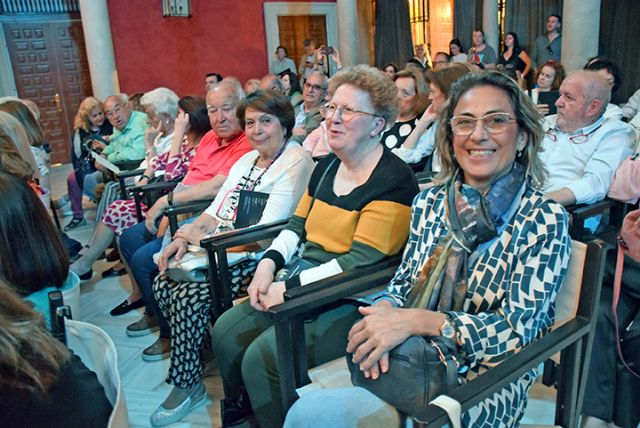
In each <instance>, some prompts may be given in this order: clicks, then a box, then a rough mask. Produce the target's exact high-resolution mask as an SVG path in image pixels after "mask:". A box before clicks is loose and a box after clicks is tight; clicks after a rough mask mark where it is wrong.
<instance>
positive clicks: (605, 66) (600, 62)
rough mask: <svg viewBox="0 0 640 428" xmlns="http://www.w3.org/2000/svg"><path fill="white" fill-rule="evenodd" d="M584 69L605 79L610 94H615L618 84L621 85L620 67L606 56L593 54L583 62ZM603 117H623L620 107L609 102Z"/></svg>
mask: <svg viewBox="0 0 640 428" xmlns="http://www.w3.org/2000/svg"><path fill="white" fill-rule="evenodd" d="M584 69H585V70H591V71H595V72H597V73H598V74H600V75H601V76H602V77H604V78H605V79H607V83H609V86H610V87H611V95H613V94H615V93H616V91H617V90H618V88H619V87H620V85H622V77H621V72H620V69H619V68H618V66H617V65H616V64H615V63H614V62H613V61H611V60H610V59H609V58H607V57H604V56H595V57H593V58H590V59H589V60H588V61H587V63H586V64H585V66H584ZM604 117H605V118H613V119H620V120H621V119H622V117H623V112H622V109H621V108H620V107H618V106H617V105H615V104H611V102H609V104H607V110H606V111H605V112H604Z"/></svg>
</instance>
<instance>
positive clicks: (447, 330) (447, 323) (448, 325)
mask: <svg viewBox="0 0 640 428" xmlns="http://www.w3.org/2000/svg"><path fill="white" fill-rule="evenodd" d="M440 336H442V337H445V338H447V339H450V340H453V341H454V342H457V336H458V335H457V331H456V325H455V324H454V323H453V320H452V319H451V317H450V316H449V315H446V314H445V319H444V322H443V323H442V325H441V326H440Z"/></svg>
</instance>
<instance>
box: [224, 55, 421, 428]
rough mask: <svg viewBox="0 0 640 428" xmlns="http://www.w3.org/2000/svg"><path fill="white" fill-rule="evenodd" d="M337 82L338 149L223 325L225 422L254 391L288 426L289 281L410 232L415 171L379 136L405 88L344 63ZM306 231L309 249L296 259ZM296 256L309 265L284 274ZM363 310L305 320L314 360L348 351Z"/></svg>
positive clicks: (371, 253) (392, 245)
mask: <svg viewBox="0 0 640 428" xmlns="http://www.w3.org/2000/svg"><path fill="white" fill-rule="evenodd" d="M330 85H331V88H330V92H331V93H333V94H334V96H333V99H332V100H331V102H330V103H328V104H327V105H326V106H325V108H324V110H325V113H324V114H325V117H326V121H327V127H328V129H329V144H330V145H331V148H332V149H333V151H334V152H335V155H331V156H329V157H328V158H326V159H323V160H321V161H320V162H319V163H318V165H317V167H316V168H315V169H314V171H313V174H312V176H311V180H310V182H309V187H308V189H307V192H306V193H305V195H304V196H303V197H302V200H301V201H300V203H299V204H298V207H297V209H296V212H295V214H294V215H293V217H292V219H291V220H290V222H289V224H288V225H287V227H286V228H285V230H284V231H283V232H281V233H280V235H279V236H278V237H277V238H276V239H275V240H274V241H273V243H272V245H271V246H270V247H269V249H268V250H267V252H266V253H265V255H264V257H263V258H262V260H261V261H260V263H259V264H258V267H257V269H256V273H255V276H254V278H253V281H252V282H251V285H250V286H249V289H248V292H249V297H250V300H247V301H245V302H242V303H240V304H238V305H236V306H234V307H233V308H232V309H230V310H228V311H227V312H225V313H224V314H223V315H222V316H221V317H220V318H219V319H218V321H217V322H216V324H215V325H214V329H213V348H214V351H215V355H216V358H217V361H218V365H219V367H220V373H221V375H222V379H223V386H224V392H225V397H227V398H226V400H225V401H224V404H223V408H224V409H239V410H238V411H234V412H223V415H222V417H223V425H225V426H227V425H232V424H233V423H235V422H237V421H238V419H241V418H243V417H245V416H247V414H250V413H251V408H250V407H249V404H248V403H249V400H248V399H250V400H251V401H250V403H251V404H250V406H251V407H252V408H253V411H255V413H256V416H257V419H258V423H259V425H260V426H261V427H263V428H268V427H280V426H282V420H281V418H280V411H279V409H280V408H281V400H280V389H279V379H278V372H277V366H276V359H277V355H276V354H275V352H276V351H275V338H274V331H273V328H272V324H271V321H270V317H269V316H268V314H267V313H266V311H267V310H268V309H269V308H270V307H271V306H274V305H277V304H279V303H282V302H283V299H284V297H283V294H284V291H285V289H287V288H291V287H299V286H305V285H306V284H309V283H311V282H313V281H317V280H320V279H322V278H326V277H328V276H332V275H335V274H338V273H341V272H344V271H348V270H351V269H355V268H357V267H359V266H365V265H369V264H371V263H375V262H377V261H380V260H382V259H384V258H386V257H388V256H391V255H393V254H397V253H398V252H399V251H400V250H401V249H402V247H403V245H404V242H405V239H406V236H407V233H408V230H409V228H408V221H409V205H410V203H411V200H412V199H413V197H414V196H415V194H416V193H417V191H418V188H417V184H416V181H415V177H414V176H413V174H412V173H411V170H410V169H409V168H407V166H406V165H405V164H404V163H403V162H402V161H401V160H400V159H398V158H397V157H396V156H394V155H393V154H391V152H389V151H388V150H387V149H385V147H384V146H383V145H381V144H380V135H381V133H382V130H383V129H384V128H385V125H386V124H387V122H390V121H392V120H393V119H394V117H395V116H396V114H397V109H398V104H397V103H398V101H397V97H396V89H395V88H394V86H393V84H392V83H391V82H390V81H389V80H388V79H387V78H386V77H385V76H384V75H383V74H382V73H381V72H380V71H379V70H378V69H375V68H372V67H368V66H355V67H351V68H346V69H343V70H342V71H340V72H339V73H337V74H336V75H335V76H334V77H333V78H332V79H331V83H330ZM329 218H330V219H333V220H332V221H330V222H328V221H326V219H329ZM303 236H305V238H303ZM301 239H304V240H305V241H304V244H303V251H302V256H301V258H299V259H296V258H294V253H295V252H296V248H297V246H298V244H300V243H301ZM294 260H295V261H294ZM292 263H293V264H295V265H298V267H299V268H300V269H301V270H302V271H301V273H299V274H295V275H293V276H292V277H290V278H286V277H285V276H283V274H282V273H281V274H278V272H279V271H280V270H281V269H282V268H283V267H285V266H286V267H287V268H292V267H293V265H292ZM357 316H358V311H357V309H356V306H354V305H351V304H345V305H342V306H340V307H336V308H334V309H333V310H330V311H328V312H325V313H324V314H321V315H319V316H318V317H317V318H315V319H314V321H312V322H310V323H307V324H306V327H307V329H306V330H307V332H308V333H309V335H308V336H307V346H308V348H307V349H308V355H309V356H310V359H311V361H312V362H313V364H319V363H322V362H325V361H328V360H331V359H333V358H336V357H338V356H339V355H343V354H344V346H345V344H346V333H347V331H348V329H349V328H350V326H351V325H352V324H353V322H354V321H355V319H356V317H357ZM317 338H322V342H321V343H320V342H316V339H317ZM245 388H246V390H245ZM247 394H248V396H247ZM243 406H244V407H243Z"/></svg>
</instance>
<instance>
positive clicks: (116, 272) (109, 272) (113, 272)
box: [102, 267, 127, 278]
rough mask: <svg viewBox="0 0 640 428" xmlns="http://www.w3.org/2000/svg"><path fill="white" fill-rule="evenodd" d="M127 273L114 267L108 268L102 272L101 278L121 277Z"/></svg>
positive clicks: (123, 269)
mask: <svg viewBox="0 0 640 428" xmlns="http://www.w3.org/2000/svg"><path fill="white" fill-rule="evenodd" d="M126 274H127V271H126V269H125V268H120V269H116V268H115V267H110V268H109V269H107V270H105V271H104V272H102V277H103V278H111V277H114V276H122V275H126Z"/></svg>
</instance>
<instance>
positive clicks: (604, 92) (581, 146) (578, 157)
mask: <svg viewBox="0 0 640 428" xmlns="http://www.w3.org/2000/svg"><path fill="white" fill-rule="evenodd" d="M610 97H611V87H610V85H609V84H608V83H607V80H606V79H605V78H604V77H603V76H601V75H600V74H599V73H596V72H593V71H583V70H580V71H577V72H574V73H572V74H570V75H569V76H568V77H567V78H566V79H565V80H564V82H562V85H561V86H560V98H558V101H556V106H557V107H558V114H556V115H553V116H547V118H545V123H544V128H545V137H544V139H543V141H542V148H543V151H542V152H541V153H540V159H541V160H542V163H543V165H544V166H545V168H547V171H549V180H548V182H547V184H546V185H545V187H544V189H543V190H544V191H545V192H546V193H547V196H548V197H550V198H551V199H553V200H555V201H557V202H559V203H561V204H562V205H565V206H567V205H573V204H591V203H594V202H597V201H599V200H601V199H603V198H604V197H605V196H606V194H607V191H608V190H609V186H610V185H611V180H612V179H613V174H614V173H615V171H616V169H617V168H618V165H619V164H620V162H622V160H623V159H624V158H625V157H627V156H628V155H630V154H631V151H632V144H633V142H634V141H635V133H634V131H633V129H632V128H631V127H630V126H629V125H627V124H626V123H624V122H622V121H620V120H616V119H606V118H605V117H604V112H605V109H606V108H607V105H608V104H609V99H610Z"/></svg>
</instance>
